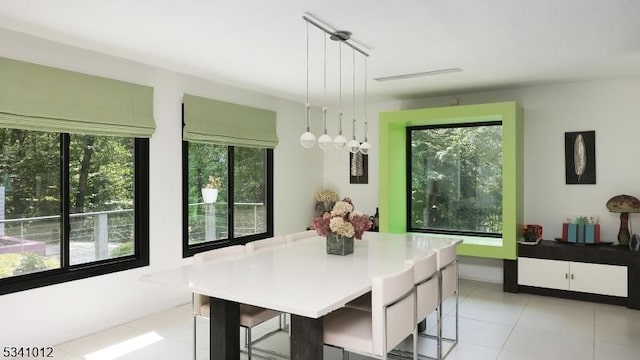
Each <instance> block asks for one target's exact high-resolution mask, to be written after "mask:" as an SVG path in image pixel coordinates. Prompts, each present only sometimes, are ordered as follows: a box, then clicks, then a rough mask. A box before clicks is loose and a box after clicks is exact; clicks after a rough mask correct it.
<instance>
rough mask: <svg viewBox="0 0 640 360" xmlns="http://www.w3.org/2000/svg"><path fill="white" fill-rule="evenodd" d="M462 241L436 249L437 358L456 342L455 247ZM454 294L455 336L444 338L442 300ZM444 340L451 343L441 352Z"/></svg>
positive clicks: (457, 293)
mask: <svg viewBox="0 0 640 360" xmlns="http://www.w3.org/2000/svg"><path fill="white" fill-rule="evenodd" d="M460 243H462V240H459V239H455V240H452V242H451V244H449V245H447V246H445V247H442V248H439V249H436V258H437V266H438V312H437V317H438V318H437V320H436V322H437V324H436V328H437V329H436V338H437V341H438V359H444V358H445V357H447V355H449V353H450V352H451V350H453V348H455V347H456V345H457V344H458V324H459V316H458V313H459V307H460V294H459V285H460V282H459V278H458V255H457V254H456V247H457V246H458V245H459V244H460ZM454 295H455V302H456V307H455V337H454V338H446V337H444V336H443V335H442V326H443V323H442V317H443V312H444V309H443V308H444V300H446V299H447V298H449V297H451V296H454ZM420 335H421V336H425V337H430V336H429V335H426V334H420ZM444 341H447V342H449V343H451V347H450V348H449V349H448V350H447V352H446V353H444V354H443V345H444Z"/></svg>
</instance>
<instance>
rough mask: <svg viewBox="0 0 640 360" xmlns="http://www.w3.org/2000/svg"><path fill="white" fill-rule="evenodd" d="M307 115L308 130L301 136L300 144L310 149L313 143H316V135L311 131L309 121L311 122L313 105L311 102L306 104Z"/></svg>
mask: <svg viewBox="0 0 640 360" xmlns="http://www.w3.org/2000/svg"><path fill="white" fill-rule="evenodd" d="M305 111H306V113H307V114H306V117H307V131H306V132H305V133H304V134H302V135H301V136H300V145H302V147H304V148H306V149H309V148H312V147H313V145H315V144H316V137H315V135H313V134H312V133H311V131H309V130H310V127H309V123H310V122H311V105H310V104H309V103H307V104H306V106H305Z"/></svg>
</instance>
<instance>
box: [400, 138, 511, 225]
mask: <svg viewBox="0 0 640 360" xmlns="http://www.w3.org/2000/svg"><path fill="white" fill-rule="evenodd" d="M411 153H412V158H411V169H412V172H411V184H412V187H411V206H412V213H411V215H410V216H411V222H412V225H413V226H414V227H417V228H438V229H450V230H467V231H479V232H495V233H500V232H501V231H502V127H501V126H479V127H459V128H429V129H425V130H414V131H412V142H411Z"/></svg>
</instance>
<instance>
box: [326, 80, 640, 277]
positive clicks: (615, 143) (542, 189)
mask: <svg viewBox="0 0 640 360" xmlns="http://www.w3.org/2000/svg"><path fill="white" fill-rule="evenodd" d="M452 97H457V98H459V99H460V104H461V105H469V104H481V103H492V102H500V101H517V102H518V103H519V104H520V105H522V106H523V108H524V123H525V125H524V129H525V131H524V132H525V140H524V148H525V154H524V162H525V164H524V169H525V171H524V175H525V181H524V221H525V222H526V223H530V224H540V225H542V226H543V231H544V234H543V235H544V238H545V239H553V238H554V237H559V236H561V232H562V228H561V224H562V221H563V219H564V218H565V217H568V216H572V217H575V216H579V215H597V216H599V217H600V223H601V231H602V233H601V237H602V240H603V241H606V240H608V241H612V240H615V239H616V236H617V232H618V228H619V224H620V222H619V216H618V214H613V213H609V212H608V211H607V209H606V207H605V204H606V202H607V200H608V199H609V198H611V197H612V196H615V195H618V194H629V195H633V196H636V197H638V198H640V166H638V164H637V159H638V155H637V154H638V151H637V150H636V146H637V144H638V137H639V135H640V112H639V111H638V109H637V107H638V103H640V101H639V100H640V77H634V78H624V79H609V80H601V81H590V82H575V83H564V84H552V85H541V86H532V87H523V88H514V89H506V90H496V91H486V92H478V93H470V94H459V95H452V96H446V97H435V98H426V99H418V100H411V101H405V102H403V103H401V104H399V105H398V106H396V105H397V104H386V105H387V107H384V106H383V107H379V108H378V110H381V111H395V110H404V109H419V108H428V107H436V106H446V105H447V103H448V99H449V98H452ZM372 113H373V112H372ZM376 113H377V112H376ZM372 117H374V116H372ZM584 130H595V131H596V169H597V174H596V184H595V185H565V175H564V133H565V132H568V131H584ZM375 135H376V137H375V139H374V140H372V143H373V145H374V149H376V148H377V145H378V142H377V131H376V132H375ZM370 138H373V136H370ZM377 154H378V153H377V151H375V150H374V151H372V155H371V156H370V159H369V161H370V166H371V164H372V163H373V164H376V165H375V167H376V168H377V161H378V159H377ZM336 164H337V166H336ZM324 166H325V183H326V184H332V185H335V186H336V188H337V189H338V190H339V191H340V193H341V194H344V195H351V194H353V195H352V197H353V198H354V199H355V201H356V203H357V204H366V206H365V207H364V209H363V210H365V211H369V208H372V207H374V204H375V203H377V186H378V185H377V179H375V178H376V175H375V172H370V184H369V185H349V184H348V177H346V175H343V173H342V172H343V171H345V172H346V171H347V170H346V167H345V169H342V166H343V165H342V163H341V162H335V159H334V158H333V156H332V155H329V156H327V157H325V164H324ZM371 169H373V167H371ZM372 178H373V179H372ZM629 218H630V223H631V226H632V227H633V229H636V232H640V215H637V214H631V215H630V217H629ZM462 262H463V264H464V263H465V262H471V263H473V266H467V267H465V266H463V267H462V268H461V276H463V277H475V278H478V277H479V276H480V277H482V278H484V279H485V280H489V281H500V282H501V281H502V276H501V272H499V271H497V270H499V269H497V268H499V267H500V266H501V263H500V262H496V261H485V263H486V265H487V267H488V269H486V271H483V272H480V273H478V272H477V270H478V266H480V263H479V262H478V261H477V259H462ZM466 269H468V271H467V270H466Z"/></svg>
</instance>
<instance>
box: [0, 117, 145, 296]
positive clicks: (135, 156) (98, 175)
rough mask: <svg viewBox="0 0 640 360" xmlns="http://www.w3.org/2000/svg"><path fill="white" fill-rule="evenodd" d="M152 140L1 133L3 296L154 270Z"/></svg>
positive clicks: (0, 281) (0, 260)
mask: <svg viewBox="0 0 640 360" xmlns="http://www.w3.org/2000/svg"><path fill="white" fill-rule="evenodd" d="M147 199H148V139H135V138H121V137H115V136H95V135H83V134H59V133H51V132H40V131H30V130H21V129H4V128H2V129H0V293H6V292H13V291H19V290H23V289H28V288H33V287H37V286H43V285H47V284H52V283H58V282H64V281H69V280H73V279H77V278H83V277H88V276H94V275H98V274H104V273H108V272H113V271H119V270H124V269H127V268H132V267H138V266H143V265H146V264H148V204H147Z"/></svg>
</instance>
